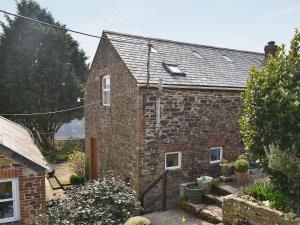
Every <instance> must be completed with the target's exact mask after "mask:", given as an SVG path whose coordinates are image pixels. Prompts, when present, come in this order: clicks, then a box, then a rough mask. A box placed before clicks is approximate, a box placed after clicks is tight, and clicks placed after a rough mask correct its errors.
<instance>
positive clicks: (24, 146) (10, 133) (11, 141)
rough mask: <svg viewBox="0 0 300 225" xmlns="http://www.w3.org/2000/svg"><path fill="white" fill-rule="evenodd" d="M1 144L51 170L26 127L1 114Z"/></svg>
mask: <svg viewBox="0 0 300 225" xmlns="http://www.w3.org/2000/svg"><path fill="white" fill-rule="evenodd" d="M0 145H3V146H4V147H6V148H8V149H10V150H11V151H13V152H15V153H16V154H18V155H20V156H22V157H24V158H26V159H27V160H29V161H31V162H33V163H35V164H37V165H39V166H41V167H42V168H44V169H46V170H48V171H51V170H52V169H51V167H50V166H49V165H48V163H47V161H46V159H45V158H44V156H43V155H42V153H41V151H40V150H39V149H38V147H37V146H36V144H35V143H34V141H33V139H32V137H31V136H30V133H29V132H28V130H27V129H26V128H25V127H22V126H21V125H19V124H17V123H14V122H12V121H10V120H8V119H6V118H4V117H1V116H0Z"/></svg>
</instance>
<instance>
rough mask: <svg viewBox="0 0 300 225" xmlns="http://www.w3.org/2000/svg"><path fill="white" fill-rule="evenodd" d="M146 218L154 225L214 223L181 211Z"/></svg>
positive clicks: (174, 210)
mask: <svg viewBox="0 0 300 225" xmlns="http://www.w3.org/2000/svg"><path fill="white" fill-rule="evenodd" d="M144 217H146V218H148V219H149V220H150V221H151V224H152V225H164V224H166V225H169V224H170V225H182V224H184V225H212V223H208V222H206V221H202V220H200V219H198V218H196V217H195V216H193V215H192V214H189V213H186V212H184V211H182V210H180V209H172V210H169V211H165V212H160V213H151V214H147V215H144Z"/></svg>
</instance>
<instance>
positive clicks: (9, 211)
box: [0, 201, 14, 219]
mask: <svg viewBox="0 0 300 225" xmlns="http://www.w3.org/2000/svg"><path fill="white" fill-rule="evenodd" d="M10 217H14V207H13V201H9V202H0V219H4V218H10Z"/></svg>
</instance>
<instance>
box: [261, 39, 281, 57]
mask: <svg viewBox="0 0 300 225" xmlns="http://www.w3.org/2000/svg"><path fill="white" fill-rule="evenodd" d="M264 50H265V59H267V58H268V55H269V54H271V55H273V56H275V54H276V52H277V50H278V46H277V45H276V44H275V41H269V42H268V44H267V45H266V46H265V48H264Z"/></svg>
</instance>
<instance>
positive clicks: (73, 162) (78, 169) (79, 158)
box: [68, 150, 86, 177]
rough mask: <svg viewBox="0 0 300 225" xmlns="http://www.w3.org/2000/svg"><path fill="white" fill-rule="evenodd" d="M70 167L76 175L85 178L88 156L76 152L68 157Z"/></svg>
mask: <svg viewBox="0 0 300 225" xmlns="http://www.w3.org/2000/svg"><path fill="white" fill-rule="evenodd" d="M68 162H69V166H70V168H71V170H72V172H74V173H75V174H77V175H78V176H80V177H85V164H86V156H85V153H84V152H81V151H78V150H76V151H74V152H73V153H71V154H70V155H69V156H68Z"/></svg>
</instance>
